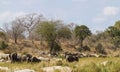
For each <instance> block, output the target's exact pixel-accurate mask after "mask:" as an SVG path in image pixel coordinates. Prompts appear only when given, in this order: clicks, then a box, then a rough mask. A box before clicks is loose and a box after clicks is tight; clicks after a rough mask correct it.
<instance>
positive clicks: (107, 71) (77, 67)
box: [0, 58, 120, 72]
mask: <svg viewBox="0 0 120 72" xmlns="http://www.w3.org/2000/svg"><path fill="white" fill-rule="evenodd" d="M105 61H108V62H107V64H106V65H105V66H104V65H102V64H101V63H102V62H105ZM0 66H3V67H8V68H10V69H12V70H14V69H33V70H35V71H36V72H42V70H41V68H43V67H49V66H68V67H70V68H72V69H73V72H119V71H120V58H80V59H79V62H73V63H69V62H67V61H66V60H65V59H64V60H63V61H59V62H54V61H53V62H52V61H51V62H40V63H25V62H24V63H12V64H11V63H2V62H1V63H0Z"/></svg>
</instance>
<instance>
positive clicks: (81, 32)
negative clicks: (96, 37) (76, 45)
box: [74, 25, 91, 47]
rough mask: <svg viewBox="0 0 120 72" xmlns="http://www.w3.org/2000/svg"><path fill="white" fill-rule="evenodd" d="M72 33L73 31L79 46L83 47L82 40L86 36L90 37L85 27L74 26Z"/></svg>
mask: <svg viewBox="0 0 120 72" xmlns="http://www.w3.org/2000/svg"><path fill="white" fill-rule="evenodd" d="M74 31H75V34H76V37H77V38H78V40H79V42H80V46H81V47H83V40H84V39H85V38H86V37H87V36H90V35H91V31H90V30H89V28H88V27H87V26H85V25H81V26H76V27H75V29H74Z"/></svg>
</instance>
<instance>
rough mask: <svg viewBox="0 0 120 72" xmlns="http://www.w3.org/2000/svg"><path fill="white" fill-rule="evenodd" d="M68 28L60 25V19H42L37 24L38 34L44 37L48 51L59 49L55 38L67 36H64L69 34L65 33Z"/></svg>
mask: <svg viewBox="0 0 120 72" xmlns="http://www.w3.org/2000/svg"><path fill="white" fill-rule="evenodd" d="M68 30H69V29H68V28H66V27H65V26H64V25H62V22H61V21H44V22H41V23H40V24H39V25H38V26H37V31H38V33H39V35H41V36H42V37H44V39H45V40H46V41H47V43H48V45H49V46H50V53H51V52H54V51H60V50H61V46H60V45H59V43H58V41H57V39H59V38H68V37H69V36H66V35H69V34H68V33H66V32H68ZM64 31H65V32H64ZM65 34H66V35H65Z"/></svg>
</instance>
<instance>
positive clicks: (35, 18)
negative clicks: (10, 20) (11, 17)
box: [20, 13, 43, 39]
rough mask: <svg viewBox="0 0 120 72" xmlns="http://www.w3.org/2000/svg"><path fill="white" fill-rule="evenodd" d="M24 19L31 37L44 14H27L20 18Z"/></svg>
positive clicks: (24, 24)
mask: <svg viewBox="0 0 120 72" xmlns="http://www.w3.org/2000/svg"><path fill="white" fill-rule="evenodd" d="M20 19H21V20H23V26H24V27H25V28H26V31H27V33H28V38H29V39H30V38H31V32H32V31H33V30H34V28H35V26H36V25H37V24H39V22H40V21H41V20H42V19H43V16H42V15H40V14H36V13H32V14H28V15H25V16H23V17H21V18H20Z"/></svg>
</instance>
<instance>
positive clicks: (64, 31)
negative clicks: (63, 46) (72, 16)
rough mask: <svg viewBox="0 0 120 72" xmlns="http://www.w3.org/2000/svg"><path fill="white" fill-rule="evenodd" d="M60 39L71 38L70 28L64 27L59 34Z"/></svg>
mask: <svg viewBox="0 0 120 72" xmlns="http://www.w3.org/2000/svg"><path fill="white" fill-rule="evenodd" d="M57 36H58V38H64V39H70V38H71V30H70V28H69V27H68V26H64V25H63V26H62V27H61V28H60V29H59V30H58V32H57Z"/></svg>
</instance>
